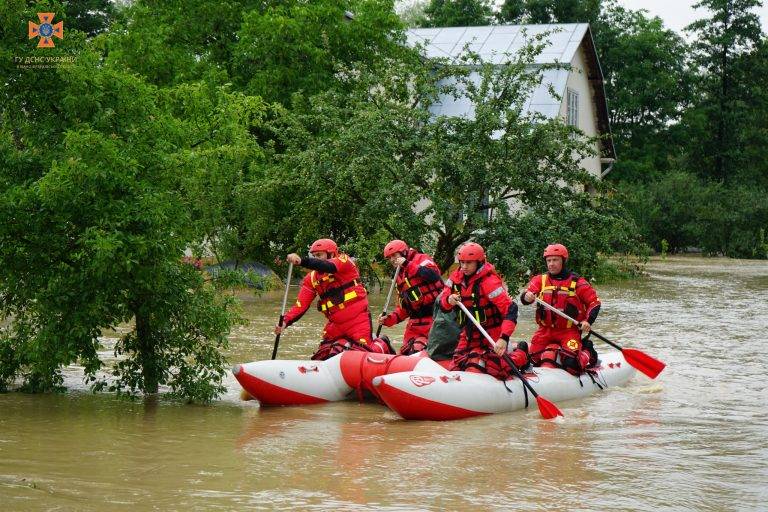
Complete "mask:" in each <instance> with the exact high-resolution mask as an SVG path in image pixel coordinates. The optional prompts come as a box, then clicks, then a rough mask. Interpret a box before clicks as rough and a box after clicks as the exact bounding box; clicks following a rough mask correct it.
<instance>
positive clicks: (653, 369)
mask: <svg viewBox="0 0 768 512" xmlns="http://www.w3.org/2000/svg"><path fill="white" fill-rule="evenodd" d="M621 353H622V354H623V355H624V359H626V360H627V362H628V363H629V364H630V365H632V366H633V367H635V368H637V369H638V370H640V371H641V372H643V373H644V374H646V375H647V376H649V377H650V378H652V379H655V378H656V377H657V376H658V375H659V374H660V373H661V371H662V370H663V369H664V368H665V367H666V366H667V365H666V364H665V363H662V362H661V361H659V360H658V359H656V358H654V357H651V356H649V355H648V354H646V353H645V352H643V351H642V350H637V349H634V348H623V349H621Z"/></svg>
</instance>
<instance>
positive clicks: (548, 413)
mask: <svg viewBox="0 0 768 512" xmlns="http://www.w3.org/2000/svg"><path fill="white" fill-rule="evenodd" d="M536 403H537V404H539V412H540V413H541V417H542V418H544V419H545V420H551V419H552V418H556V417H558V416H562V415H563V413H562V412H560V409H558V408H557V406H556V405H555V404H553V403H552V402H550V401H549V400H547V399H546V398H542V397H540V396H537V397H536Z"/></svg>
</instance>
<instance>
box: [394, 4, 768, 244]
mask: <svg viewBox="0 0 768 512" xmlns="http://www.w3.org/2000/svg"><path fill="white" fill-rule="evenodd" d="M494 4H495V2H490V1H484V0H458V1H449V0H425V1H422V2H418V1H417V2H414V3H410V4H408V7H407V8H406V9H405V11H404V12H403V13H402V16H403V19H405V20H406V22H407V23H408V24H409V25H411V26H420V27H443V26H462V25H487V24H490V23H577V22H579V23H583V22H589V23H590V24H591V27H592V31H593V34H594V37H595V43H596V47H597V52H598V55H599V58H600V64H601V66H602V68H603V73H604V75H605V79H606V91H607V96H608V108H609V110H610V116H611V127H612V130H613V137H614V142H615V146H616V152H617V156H618V161H617V162H616V164H615V166H614V168H613V171H612V172H611V173H610V175H609V176H608V180H610V181H611V182H612V183H614V184H615V185H616V187H617V189H618V191H619V192H620V193H621V195H622V198H623V200H624V204H625V205H626V206H627V207H628V209H629V211H630V212H631V214H632V217H633V219H634V220H635V222H636V223H637V226H638V228H639V230H640V233H641V234H642V237H643V239H644V240H645V241H646V242H647V243H648V244H650V245H651V246H652V247H653V248H654V249H656V250H657V251H661V250H666V249H668V250H671V251H682V250H686V249H690V248H698V249H700V250H702V251H704V252H705V253H708V254H723V255H727V256H732V257H738V258H766V257H768V237H767V236H766V230H767V229H768V194H767V193H768V40H767V39H766V36H765V34H764V33H763V32H762V30H761V26H760V20H759V18H758V16H757V14H756V10H757V8H758V7H760V6H761V5H762V2H761V1H760V0H702V1H700V2H698V3H697V4H695V5H694V7H695V8H696V9H697V12H698V13H699V14H700V19H699V20H697V21H695V22H694V23H692V24H691V25H690V26H688V27H686V29H685V30H686V35H687V37H686V38H683V37H682V35H681V34H677V33H675V32H674V31H672V30H670V29H668V28H665V27H664V24H663V22H662V20H661V19H660V18H658V17H652V16H650V15H649V14H648V12H647V11H643V10H640V11H634V10H630V9H626V8H624V7H622V6H620V5H619V4H618V3H617V2H616V1H614V0H506V1H505V2H503V3H502V4H501V5H500V6H499V7H498V9H494V8H492V5H494Z"/></svg>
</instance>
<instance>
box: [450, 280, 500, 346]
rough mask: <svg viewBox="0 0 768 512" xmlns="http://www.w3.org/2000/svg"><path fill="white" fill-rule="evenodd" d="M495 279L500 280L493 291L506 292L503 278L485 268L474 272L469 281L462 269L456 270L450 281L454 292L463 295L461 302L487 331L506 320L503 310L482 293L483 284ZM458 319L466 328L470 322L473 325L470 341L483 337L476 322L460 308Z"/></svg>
mask: <svg viewBox="0 0 768 512" xmlns="http://www.w3.org/2000/svg"><path fill="white" fill-rule="evenodd" d="M494 279H495V280H496V281H498V286H496V287H495V288H496V289H495V290H493V291H491V293H496V290H500V292H504V288H503V284H502V282H501V279H500V278H499V277H498V276H497V275H496V274H495V273H494V272H492V271H491V272H484V271H483V269H481V270H480V271H478V272H477V273H476V274H474V275H473V276H472V277H471V278H470V279H469V282H465V280H464V273H463V272H461V270H457V271H456V272H454V273H453V275H451V279H449V281H448V282H449V284H450V286H451V290H452V291H453V293H458V294H459V295H460V296H461V302H462V303H463V304H464V306H466V308H467V309H468V310H469V312H470V313H471V314H472V316H474V317H475V319H476V320H477V321H478V322H479V323H480V325H482V326H483V328H485V330H486V331H491V330H493V329H496V328H500V327H501V323H502V322H503V321H504V318H503V316H502V314H501V311H499V309H498V308H497V307H496V305H495V304H494V303H493V302H491V300H490V298H489V297H488V295H486V294H485V293H482V286H481V285H482V284H483V282H484V281H486V280H494ZM494 284H495V283H494ZM456 321H457V322H458V324H459V325H460V326H461V327H462V328H466V327H467V324H468V323H469V325H470V326H471V328H470V329H469V332H471V333H472V336H471V340H469V337H468V340H469V341H472V340H475V339H483V335H482V334H480V332H479V331H478V330H477V329H476V328H474V324H472V322H469V320H468V319H467V318H466V315H464V312H463V311H461V310H460V309H459V310H457V312H456Z"/></svg>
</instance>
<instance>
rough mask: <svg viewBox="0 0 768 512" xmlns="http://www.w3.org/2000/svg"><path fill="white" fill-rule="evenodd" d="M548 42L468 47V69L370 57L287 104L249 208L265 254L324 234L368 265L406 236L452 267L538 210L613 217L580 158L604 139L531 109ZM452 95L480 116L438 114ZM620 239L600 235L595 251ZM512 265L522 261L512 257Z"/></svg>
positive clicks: (538, 242)
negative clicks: (271, 162) (467, 246)
mask: <svg viewBox="0 0 768 512" xmlns="http://www.w3.org/2000/svg"><path fill="white" fill-rule="evenodd" d="M540 51H541V45H540V44H539V42H538V41H533V42H532V44H531V45H530V46H528V47H527V48H526V49H524V50H523V51H522V52H520V53H518V54H516V55H515V56H512V57H511V60H510V62H509V63H508V65H506V66H492V65H489V64H485V63H482V62H480V61H479V60H478V59H477V57H476V56H474V55H471V54H469V55H466V56H464V57H463V60H462V61H460V62H459V64H458V65H454V64H451V63H449V62H447V61H446V62H439V63H437V62H434V61H426V60H423V59H419V58H412V59H410V60H408V59H404V60H399V61H391V62H389V63H388V65H387V67H386V68H366V67H361V68H358V69H356V72H355V73H354V75H355V76H356V78H355V80H354V81H350V83H349V84H347V86H346V87H344V88H343V89H342V90H341V91H337V90H330V91H328V92H326V93H324V94H321V95H318V96H315V97H313V98H311V100H310V108H308V109H306V110H302V111H301V112H300V113H299V114H296V113H290V114H288V113H287V114H286V116H285V117H284V118H280V119H279V120H278V121H279V122H278V123H276V124H275V125H274V127H273V128H272V129H273V131H274V132H275V133H276V134H278V137H279V140H280V143H281V144H283V145H284V146H285V147H286V151H285V153H284V154H282V155H281V156H280V157H279V158H277V161H276V166H275V167H274V168H270V169H269V170H267V171H266V172H265V177H264V179H263V180H262V181H260V182H259V183H258V184H254V188H253V193H252V194H250V195H249V199H250V206H246V208H247V209H250V210H251V211H252V212H253V215H246V216H245V217H246V218H253V219H257V220H255V221H254V222H252V223H249V224H248V225H247V226H245V227H244V229H243V231H247V232H249V235H248V239H249V240H254V241H259V245H258V246H256V247H254V248H253V252H254V253H261V254H265V253H268V252H269V251H274V254H275V255H281V254H284V253H285V251H287V250H290V249H293V248H295V247H304V246H306V244H308V243H309V242H310V241H311V240H312V239H314V238H316V237H317V236H318V235H319V234H321V233H322V234H323V235H325V236H331V237H333V238H335V239H336V240H337V241H339V242H341V243H342V245H344V246H345V248H346V249H350V248H353V249H355V255H356V256H358V257H359V259H360V260H362V261H363V262H365V261H366V260H367V261H372V260H373V258H380V251H381V247H382V246H383V245H384V243H385V242H386V241H387V240H388V239H391V238H393V237H398V238H402V239H404V240H408V241H409V243H411V244H413V245H416V246H419V247H422V248H424V249H426V250H428V251H430V252H431V253H433V254H434V255H435V258H436V260H437V262H438V264H439V265H441V267H442V268H448V267H449V266H450V265H451V264H452V263H453V261H454V256H453V255H454V251H455V249H456V248H457V247H458V246H459V245H460V244H461V243H463V242H464V241H466V240H468V239H471V238H474V237H481V238H482V237H483V233H496V231H494V230H498V229H502V228H501V226H511V225H512V223H513V222H520V220H519V219H520V218H522V217H521V215H523V214H524V213H525V211H526V209H527V208H531V210H532V211H533V212H534V213H532V215H534V216H535V217H536V218H538V219H544V218H546V219H547V220H546V221H543V220H542V222H550V221H553V220H555V219H557V218H558V215H560V212H562V211H563V209H564V208H565V209H566V210H569V209H571V208H572V209H574V210H583V211H582V213H581V214H582V215H587V216H593V217H594V220H595V222H606V224H612V220H608V219H605V218H604V217H603V214H602V213H601V209H602V206H600V207H598V206H596V205H594V204H593V203H592V202H591V201H590V200H589V197H590V196H589V194H587V193H585V192H581V190H583V187H584V185H596V182H595V179H594V178H593V177H592V176H590V175H588V174H587V173H586V172H585V171H584V170H583V169H582V168H581V167H580V166H579V160H580V159H581V158H585V157H587V156H589V155H592V154H594V151H595V150H596V146H597V144H596V141H593V140H588V139H586V138H584V137H582V136H580V135H579V134H578V133H576V132H574V131H573V130H572V129H571V128H569V127H567V126H565V125H564V124H563V123H562V122H560V121H557V120H550V119H545V118H543V117H542V116H538V115H532V114H528V113H527V111H526V110H525V109H524V102H525V99H526V98H527V96H528V94H529V92H530V91H531V90H532V88H533V87H534V86H535V85H536V84H537V82H538V80H539V79H540V73H541V72H542V69H541V68H534V67H533V66H531V64H532V63H533V62H534V60H535V57H536V55H537V54H538V52H540ZM350 91H351V92H350ZM449 96H465V97H466V98H468V100H469V101H471V102H472V104H473V105H474V115H473V117H472V118H465V117H446V116H437V117H435V116H433V114H432V113H431V111H430V107H431V106H433V105H434V104H435V102H437V101H438V100H440V98H445V97H449ZM286 197H292V198H294V201H293V203H292V204H291V206H290V207H284V206H285V201H286V199H285V198H286ZM275 204H276V205H277V206H276V207H275V208H274V209H273V208H272V207H267V211H265V208H264V205H275ZM510 204H512V205H513V208H514V209H515V212H516V213H515V214H514V216H512V215H511V214H509V213H508V210H509V205H510ZM257 209H258V210H259V211H260V212H261V214H262V215H261V216H262V218H261V219H258V216H257V215H256V211H257ZM489 212H492V214H491V215H489ZM268 215H275V216H274V217H266V218H267V219H269V220H268V221H265V220H264V217H265V216H268ZM574 215H576V214H574ZM579 227H583V226H579ZM613 227H614V228H616V226H615V225H613ZM621 228H627V231H628V232H629V231H631V227H630V226H629V225H628V224H626V225H622V226H621ZM498 237H499V239H500V240H506V239H507V238H506V236H503V235H502V234H499V235H498ZM534 240H535V242H534ZM528 241H529V242H530V243H535V247H538V248H537V249H536V250H537V251H538V250H540V248H541V247H543V245H545V244H546V243H548V242H549V238H548V234H547V233H544V232H540V233H538V234H537V235H532V237H531V238H530V239H529V240H528ZM591 243H593V241H591V240H590V241H587V242H585V244H591ZM609 245H610V241H608V242H605V243H603V242H600V245H596V246H595V248H594V249H592V250H590V251H589V252H587V253H585V261H587V259H589V258H590V257H592V256H594V255H595V254H597V252H600V251H603V250H606V251H607V250H608V247H609ZM270 259H271V258H270ZM510 261H511V260H510ZM501 269H502V271H507V270H510V271H512V272H515V271H516V268H513V267H512V266H511V264H508V263H507V260H504V263H503V265H502V268H501Z"/></svg>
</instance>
